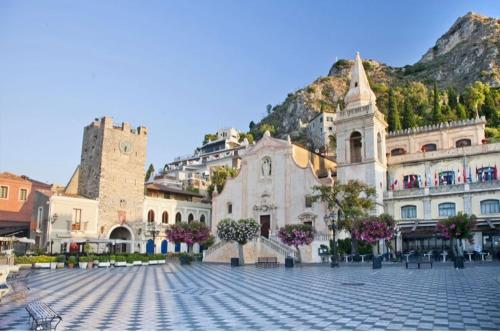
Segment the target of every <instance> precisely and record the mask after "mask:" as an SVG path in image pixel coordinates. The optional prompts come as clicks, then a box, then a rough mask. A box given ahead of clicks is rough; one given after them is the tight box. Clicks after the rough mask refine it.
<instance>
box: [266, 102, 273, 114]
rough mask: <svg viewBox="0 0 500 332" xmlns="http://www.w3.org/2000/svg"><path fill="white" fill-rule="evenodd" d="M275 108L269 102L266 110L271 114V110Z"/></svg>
mask: <svg viewBox="0 0 500 332" xmlns="http://www.w3.org/2000/svg"><path fill="white" fill-rule="evenodd" d="M272 110H273V105H271V104H267V106H266V111H267V114H271V111H272Z"/></svg>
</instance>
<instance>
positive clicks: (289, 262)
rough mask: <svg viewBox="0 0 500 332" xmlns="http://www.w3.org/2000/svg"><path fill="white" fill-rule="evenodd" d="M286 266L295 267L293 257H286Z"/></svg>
mask: <svg viewBox="0 0 500 332" xmlns="http://www.w3.org/2000/svg"><path fill="white" fill-rule="evenodd" d="M285 267H293V257H286V258H285Z"/></svg>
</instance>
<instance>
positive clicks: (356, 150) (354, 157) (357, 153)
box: [349, 131, 363, 163]
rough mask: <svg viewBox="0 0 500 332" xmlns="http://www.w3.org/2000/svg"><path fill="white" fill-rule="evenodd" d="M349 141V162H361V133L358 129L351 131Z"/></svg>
mask: <svg viewBox="0 0 500 332" xmlns="http://www.w3.org/2000/svg"><path fill="white" fill-rule="evenodd" d="M349 141H350V147H351V163H359V162H361V148H362V147H363V143H362V142H361V134H360V133H359V132H358V131H355V132H353V133H352V134H351V138H350V139H349Z"/></svg>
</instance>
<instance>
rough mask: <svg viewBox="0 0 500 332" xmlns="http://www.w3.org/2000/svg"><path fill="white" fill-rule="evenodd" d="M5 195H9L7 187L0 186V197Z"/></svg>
mask: <svg viewBox="0 0 500 332" xmlns="http://www.w3.org/2000/svg"><path fill="white" fill-rule="evenodd" d="M7 197H9V187H7V186H0V198H7Z"/></svg>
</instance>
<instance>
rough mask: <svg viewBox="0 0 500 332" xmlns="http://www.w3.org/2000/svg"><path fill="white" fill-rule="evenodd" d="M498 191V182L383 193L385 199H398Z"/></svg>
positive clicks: (447, 185) (499, 181)
mask: <svg viewBox="0 0 500 332" xmlns="http://www.w3.org/2000/svg"><path fill="white" fill-rule="evenodd" d="M492 189H500V180H492V181H484V182H473V183H459V184H443V185H440V186H437V187H426V188H411V189H401V190H390V191H387V192H385V193H384V198H385V199H387V198H388V199H391V198H398V197H407V196H411V197H419V196H432V195H439V194H448V193H463V192H469V191H483V190H492Z"/></svg>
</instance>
